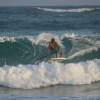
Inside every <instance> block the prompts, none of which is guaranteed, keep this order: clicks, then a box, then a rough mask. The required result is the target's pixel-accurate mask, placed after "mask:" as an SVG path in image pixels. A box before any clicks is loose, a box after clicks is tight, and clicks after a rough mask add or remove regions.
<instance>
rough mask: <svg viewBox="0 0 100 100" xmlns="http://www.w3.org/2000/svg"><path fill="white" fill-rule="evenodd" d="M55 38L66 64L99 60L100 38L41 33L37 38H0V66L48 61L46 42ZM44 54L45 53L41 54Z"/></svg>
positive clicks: (50, 55)
mask: <svg viewBox="0 0 100 100" xmlns="http://www.w3.org/2000/svg"><path fill="white" fill-rule="evenodd" d="M52 38H55V40H56V41H57V43H58V44H59V46H60V52H62V53H63V56H64V57H66V61H64V63H68V62H80V61H84V60H85V61H86V60H92V59H96V58H98V59H99V58H100V38H99V36H98V37H95V36H94V37H86V36H84V35H82V36H79V35H75V34H74V33H72V34H64V35H62V36H59V35H56V34H51V33H42V34H39V35H38V36H15V37H9V36H1V37H0V65H1V66H2V65H5V64H7V65H19V64H34V63H35V64H36V63H40V62H42V61H48V59H50V58H51V57H52V56H54V54H50V52H49V50H48V48H47V46H48V42H49V41H50V40H51V39H52ZM43 52H45V53H43Z"/></svg>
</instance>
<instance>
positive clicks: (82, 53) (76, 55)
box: [66, 47, 98, 60]
mask: <svg viewBox="0 0 100 100" xmlns="http://www.w3.org/2000/svg"><path fill="white" fill-rule="evenodd" d="M97 50H98V48H97V47H91V48H87V49H83V50H80V51H78V52H76V53H74V54H73V55H71V56H69V57H68V58H66V60H68V59H74V58H75V57H79V56H82V55H84V54H86V53H91V52H93V51H97Z"/></svg>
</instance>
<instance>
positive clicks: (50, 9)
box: [37, 7, 98, 13]
mask: <svg viewBox="0 0 100 100" xmlns="http://www.w3.org/2000/svg"><path fill="white" fill-rule="evenodd" d="M37 9H39V10H43V11H48V12H58V13H60V12H90V11H95V10H96V8H72V9H57V8H55V9H54V8H42V7H38V8H37ZM97 9H98V8H97Z"/></svg>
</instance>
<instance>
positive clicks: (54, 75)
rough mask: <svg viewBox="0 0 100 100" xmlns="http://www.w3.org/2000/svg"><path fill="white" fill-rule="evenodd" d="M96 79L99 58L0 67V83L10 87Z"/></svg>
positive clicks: (98, 73) (98, 74)
mask: <svg viewBox="0 0 100 100" xmlns="http://www.w3.org/2000/svg"><path fill="white" fill-rule="evenodd" d="M97 81H100V59H98V60H97V59H95V60H91V61H86V62H79V63H69V64H61V63H57V62H53V63H46V62H42V63H40V64H38V65H18V66H7V65H6V66H5V67H1V68H0V85H2V86H6V87H10V88H22V89H32V88H40V87H47V86H51V85H57V84H62V85H63V84H64V85H67V84H71V85H80V84H91V83H93V82H97Z"/></svg>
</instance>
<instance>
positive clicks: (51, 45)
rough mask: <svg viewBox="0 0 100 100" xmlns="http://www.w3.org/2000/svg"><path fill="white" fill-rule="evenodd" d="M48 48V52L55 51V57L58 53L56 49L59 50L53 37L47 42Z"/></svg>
mask: <svg viewBox="0 0 100 100" xmlns="http://www.w3.org/2000/svg"><path fill="white" fill-rule="evenodd" d="M48 49H49V50H50V52H51V53H52V54H53V53H55V54H56V57H57V53H58V51H59V45H58V43H57V42H56V41H55V39H54V38H52V39H51V41H50V42H49V45H48Z"/></svg>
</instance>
